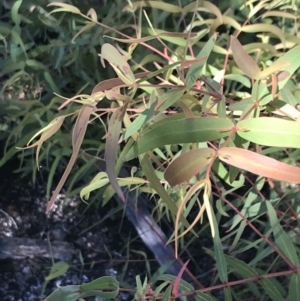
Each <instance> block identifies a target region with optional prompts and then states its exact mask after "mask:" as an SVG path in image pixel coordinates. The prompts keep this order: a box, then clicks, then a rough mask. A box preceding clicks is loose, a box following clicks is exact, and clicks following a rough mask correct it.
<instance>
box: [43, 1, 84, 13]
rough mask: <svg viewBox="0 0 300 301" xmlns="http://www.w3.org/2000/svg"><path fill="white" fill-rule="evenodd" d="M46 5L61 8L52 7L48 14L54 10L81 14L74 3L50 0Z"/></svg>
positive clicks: (54, 11)
mask: <svg viewBox="0 0 300 301" xmlns="http://www.w3.org/2000/svg"><path fill="white" fill-rule="evenodd" d="M47 6H59V7H61V8H56V9H54V10H53V11H52V12H51V13H50V14H53V13H56V12H70V13H73V14H81V11H80V10H79V9H78V8H77V7H76V6H74V5H71V4H67V3H61V2H52V3H49V4H48V5H47Z"/></svg>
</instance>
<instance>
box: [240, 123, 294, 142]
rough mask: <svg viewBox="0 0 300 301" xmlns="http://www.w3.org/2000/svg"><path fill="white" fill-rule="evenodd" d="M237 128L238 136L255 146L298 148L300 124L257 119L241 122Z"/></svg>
mask: <svg viewBox="0 0 300 301" xmlns="http://www.w3.org/2000/svg"><path fill="white" fill-rule="evenodd" d="M237 128H238V132H237V133H238V135H239V136H241V137H242V138H244V139H246V140H249V141H251V142H254V143H257V144H261V145H266V146H277V147H284V148H286V147H295V148H300V123H298V122H295V121H290V120H284V119H279V118H270V117H259V118H253V119H245V120H241V121H239V122H238V123H237Z"/></svg>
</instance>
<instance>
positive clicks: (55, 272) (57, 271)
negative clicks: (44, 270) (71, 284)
mask: <svg viewBox="0 0 300 301" xmlns="http://www.w3.org/2000/svg"><path fill="white" fill-rule="evenodd" d="M69 267H70V266H69V265H68V264H67V263H66V262H64V261H59V262H56V263H55V264H54V265H53V266H52V267H51V270H50V273H49V275H48V276H47V277H46V278H45V279H46V281H50V280H52V279H55V278H57V277H59V276H61V275H63V274H65V273H66V272H67V271H68V269H69Z"/></svg>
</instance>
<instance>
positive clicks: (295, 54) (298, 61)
mask: <svg viewBox="0 0 300 301" xmlns="http://www.w3.org/2000/svg"><path fill="white" fill-rule="evenodd" d="M299 53H300V45H298V46H296V47H294V48H292V49H291V50H290V51H288V52H287V53H285V54H284V55H283V56H281V57H280V58H279V59H278V60H277V61H276V63H283V62H288V61H289V62H292V64H290V65H289V66H287V67H285V68H284V71H283V72H281V74H282V75H283V79H282V80H280V81H279V82H278V89H279V90H281V89H282V88H283V87H284V86H285V84H286V83H287V82H288V80H289V79H290V78H291V76H292V75H293V74H294V73H295V71H296V70H298V69H299V67H300V56H299ZM284 73H288V75H287V76H286V75H284ZM278 77H279V79H280V75H278Z"/></svg>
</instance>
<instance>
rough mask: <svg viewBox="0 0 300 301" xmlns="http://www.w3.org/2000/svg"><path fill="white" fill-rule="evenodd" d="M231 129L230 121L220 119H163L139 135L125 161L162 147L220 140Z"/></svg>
mask: <svg viewBox="0 0 300 301" xmlns="http://www.w3.org/2000/svg"><path fill="white" fill-rule="evenodd" d="M232 127H233V123H232V122H231V121H230V120H228V119H221V118H210V117H195V118H189V119H179V120H173V119H171V118H165V119H163V120H162V121H161V122H159V123H156V124H154V125H151V126H149V127H148V128H147V129H146V130H145V131H143V132H142V133H141V134H140V137H141V138H139V139H138V140H137V142H136V143H135V144H134V145H133V147H132V149H131V150H130V151H129V152H128V154H127V155H126V160H130V159H133V158H134V157H136V156H138V155H139V154H143V153H145V152H147V151H149V150H154V149H155V148H157V147H160V146H164V145H169V144H179V143H192V142H206V141H212V140H216V139H220V138H223V137H226V136H228V135H229V133H230V131H231V128H232ZM187 133H188V134H187Z"/></svg>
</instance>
